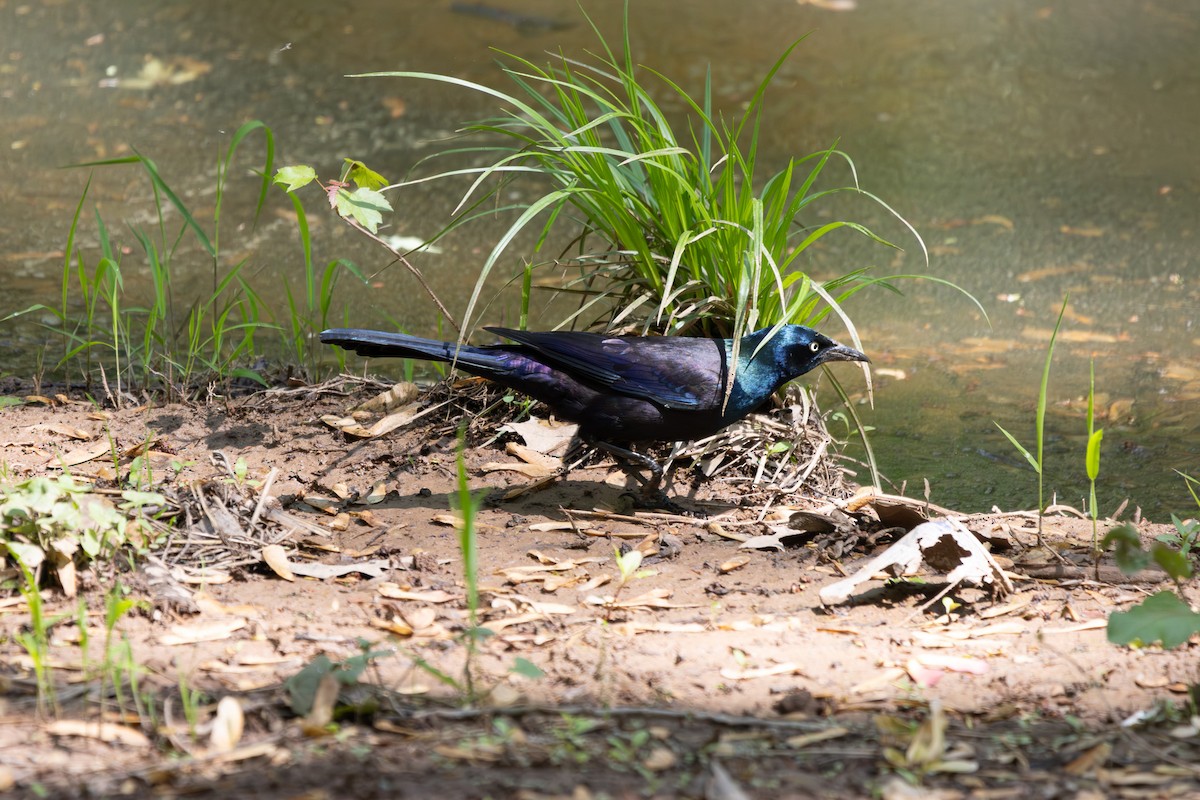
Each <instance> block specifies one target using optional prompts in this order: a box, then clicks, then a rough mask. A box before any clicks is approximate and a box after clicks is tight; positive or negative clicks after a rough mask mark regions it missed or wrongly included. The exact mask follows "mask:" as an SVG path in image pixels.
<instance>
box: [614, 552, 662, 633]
mask: <svg viewBox="0 0 1200 800" xmlns="http://www.w3.org/2000/svg"><path fill="white" fill-rule="evenodd" d="M613 562H614V563H615V564H616V565H617V587H616V589H614V590H613V593H612V596H611V597H609V598H607V600H606V602H605V603H604V619H605V621H606V622H608V621H611V620H612V614H613V611H615V610H616V608H617V600H618V598H620V596H621V592H623V591H625V587H626V586H628V585H629V584H630V583H632V582H633V581H635V580H639V579H641V578H648V577H650V576H651V575H654V574H656V573H655V571H654V570H652V569H638V568H639V567H640V566H641V565H642V551H641V550H638V549H636V548H631V549H629V550H627V551H625V552H624V553H622V552H621V550H620V548H615V547H614V548H613Z"/></svg>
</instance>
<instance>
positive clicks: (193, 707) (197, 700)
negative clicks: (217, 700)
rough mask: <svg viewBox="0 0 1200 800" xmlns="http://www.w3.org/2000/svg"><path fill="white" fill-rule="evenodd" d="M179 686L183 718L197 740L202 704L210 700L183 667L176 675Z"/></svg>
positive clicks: (193, 738)
mask: <svg viewBox="0 0 1200 800" xmlns="http://www.w3.org/2000/svg"><path fill="white" fill-rule="evenodd" d="M175 682H176V685H177V686H178V688H179V702H180V705H182V706H183V719H184V721H186V722H187V726H188V735H189V736H191V737H192V740H193V741H195V740H197V739H198V738H199V735H198V733H197V730H198V728H199V725H200V706H201V705H202V704H203V703H205V702H207V701H208V700H209V698H208V695H207V694H205V693H204V692H203V691H201V690H200V689H197V688H196V687H195V686H193V685H192V681H191V679H190V678H189V677H188V676H187V674H186V673H184V671H183V670H182V669H181V670H179V672H178V674H177V677H176V681H175Z"/></svg>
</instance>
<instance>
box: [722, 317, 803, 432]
mask: <svg viewBox="0 0 1200 800" xmlns="http://www.w3.org/2000/svg"><path fill="white" fill-rule="evenodd" d="M766 334H767V330H766V329H764V330H760V331H755V332H754V333H751V334H749V335H747V336H744V337H742V342H741V345H740V347H739V352H738V359H737V364H736V366H735V368H734V370H733V374H734V380H733V391H732V392H731V393H730V395H729V403H728V404H727V405H726V406H725V413H724V414H722V415H721V416H722V418H723V419H728V420H736V419H741V418H742V417H744V416H746V415H747V414H749V413H750V412H751V411H753V410H754V409H756V408H758V407H759V406H760V405H762V404H763V403H764V402H765V401H766V400H767V398H769V397H770V396H771V395H772V394H774V392H775V390H776V389H778V388H779V387H780V386H782V385H783V384H784V382H786V380H787V378H788V376H786V375H785V374H784V372H783V370H782V369H781V365H780V362H779V359H778V358H776V357H775V353H776V350H777V349H778V347H779V346H780V345H782V344H783V342H782V340H781V337H780V336H776V337H775V339H772V340H771V341H770V342H768V343H767V344H766V346H764V347H763V348H762V349H761V350H759V349H758V345H759V342H761V341H762V338H763V337H764V336H766ZM756 350H757V351H758V352H757V354H755V351H756ZM725 363H726V364H731V363H733V341H732V340H727V341H726V342H725Z"/></svg>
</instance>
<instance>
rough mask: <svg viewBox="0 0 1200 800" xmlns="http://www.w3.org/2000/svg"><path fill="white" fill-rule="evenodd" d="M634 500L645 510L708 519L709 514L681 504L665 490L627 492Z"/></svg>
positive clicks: (635, 506)
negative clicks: (668, 495)
mask: <svg viewBox="0 0 1200 800" xmlns="http://www.w3.org/2000/svg"><path fill="white" fill-rule="evenodd" d="M626 494H627V495H629V496H630V497H631V498H632V500H633V507H634V508H640V509H642V510H644V511H666V512H667V513H668V514H678V515H680V516H681V517H694V518H696V519H708V514H706V513H704V512H703V511H701V510H700V509H696V508H685V507H684V506H681V505H679V504H678V503H676V502H675V501H674V500H672V499H671V498H669V497H667V493H666V492H663V491H651V492H636V493H635V492H626Z"/></svg>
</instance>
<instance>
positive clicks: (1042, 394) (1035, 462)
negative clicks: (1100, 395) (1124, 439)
mask: <svg viewBox="0 0 1200 800" xmlns="http://www.w3.org/2000/svg"><path fill="white" fill-rule="evenodd" d="M1068 299H1069V297H1064V298H1063V304H1062V308H1061V309H1059V312H1058V319H1057V320H1056V321H1055V323H1054V331H1053V332H1052V333H1051V334H1050V346H1049V347H1047V348H1046V363H1045V364H1044V365H1043V366H1042V383H1041V386H1040V388H1039V389H1038V404H1037V422H1036V427H1035V432H1036V435H1037V457H1036V458H1035V457H1034V456H1033V454H1031V453H1030V452H1029V451H1028V450H1027V449H1025V446H1024V445H1022V444H1021V443H1020V442H1018V441H1017V439H1016V437H1015V436H1013V435H1012V434H1011V433H1009V432H1008V431H1006V430H1005V429H1004V426H1003V425H1001V424H1000V423H999V422H994V423H993V424H995V426H996V427H997V428H999V429H1000V432H1001V433H1003V434H1004V436H1005V438H1007V439H1008V441H1009V442H1011V443H1012V446H1013V447H1015V448H1017V451H1018V452H1019V453H1021V455H1023V456H1025V460H1026V461H1028V462H1029V465H1030V466H1031V467H1033V471H1034V472H1036V473H1037V479H1038V481H1037V484H1038V529H1037V541H1038V545H1039V546H1040V545H1041V544H1043V540H1042V516H1043V515H1044V514H1045V512H1046V499H1045V497H1046V496H1045V489H1044V478H1045V475H1044V473H1043V465H1044V461H1043V445H1044V444H1045V440H1046V390H1047V389H1048V388H1049V386H1050V362H1051V360H1052V359H1053V358H1054V343H1055V341H1056V340H1057V339H1058V329H1059V327H1061V326H1062V320H1063V314H1065V313H1066V312H1067V300H1068ZM1090 427H1091V426H1090V425H1089V433H1090ZM1098 445H1099V442H1097V447H1098ZM1088 446H1089V448H1090V447H1091V442H1090V441H1089V443H1088ZM1099 458H1100V455H1099V450H1098V449H1097V452H1096V469H1097V471H1099V465H1100V461H1099ZM1089 471H1090V470H1089Z"/></svg>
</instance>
